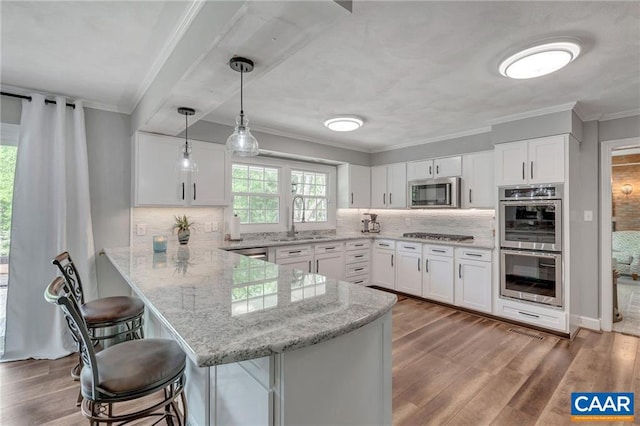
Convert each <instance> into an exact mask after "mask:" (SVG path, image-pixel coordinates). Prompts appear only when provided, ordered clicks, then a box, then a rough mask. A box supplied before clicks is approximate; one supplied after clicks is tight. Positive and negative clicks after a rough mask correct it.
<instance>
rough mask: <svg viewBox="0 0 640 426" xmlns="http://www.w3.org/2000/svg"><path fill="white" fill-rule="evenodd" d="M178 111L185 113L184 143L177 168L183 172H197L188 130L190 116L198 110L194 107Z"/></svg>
mask: <svg viewBox="0 0 640 426" xmlns="http://www.w3.org/2000/svg"><path fill="white" fill-rule="evenodd" d="M178 113H180V114H182V115H184V145H183V146H181V147H180V156H179V158H178V162H177V164H176V168H177V169H178V170H180V171H183V172H197V171H198V166H197V165H196V162H195V161H194V160H193V158H192V157H191V147H190V146H189V139H188V137H187V136H188V134H189V133H188V130H189V116H190V115H194V114H195V113H196V110H195V109H193V108H185V107H180V108H178Z"/></svg>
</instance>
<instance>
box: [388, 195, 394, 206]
mask: <svg viewBox="0 0 640 426" xmlns="http://www.w3.org/2000/svg"><path fill="white" fill-rule="evenodd" d="M391 204H393V201H391V193H389V205H391Z"/></svg>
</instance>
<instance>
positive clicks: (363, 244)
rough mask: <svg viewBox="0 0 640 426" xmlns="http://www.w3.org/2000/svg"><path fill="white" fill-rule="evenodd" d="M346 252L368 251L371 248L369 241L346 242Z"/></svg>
mask: <svg viewBox="0 0 640 426" xmlns="http://www.w3.org/2000/svg"><path fill="white" fill-rule="evenodd" d="M346 246H347V251H351V250H362V249H369V248H370V247H371V240H354V241H347V244H346Z"/></svg>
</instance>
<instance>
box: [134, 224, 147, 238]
mask: <svg viewBox="0 0 640 426" xmlns="http://www.w3.org/2000/svg"><path fill="white" fill-rule="evenodd" d="M136 235H137V236H139V237H140V236H143V235H147V225H145V224H144V223H138V224H137V225H136Z"/></svg>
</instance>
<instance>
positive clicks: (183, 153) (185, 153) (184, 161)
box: [176, 142, 198, 173]
mask: <svg viewBox="0 0 640 426" xmlns="http://www.w3.org/2000/svg"><path fill="white" fill-rule="evenodd" d="M176 169H178V170H179V171H181V172H192V173H193V172H197V171H198V165H197V164H196V162H195V160H194V159H193V155H192V154H191V145H189V143H188V142H185V144H184V145H182V146H180V154H179V156H178V161H177V162H176Z"/></svg>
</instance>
